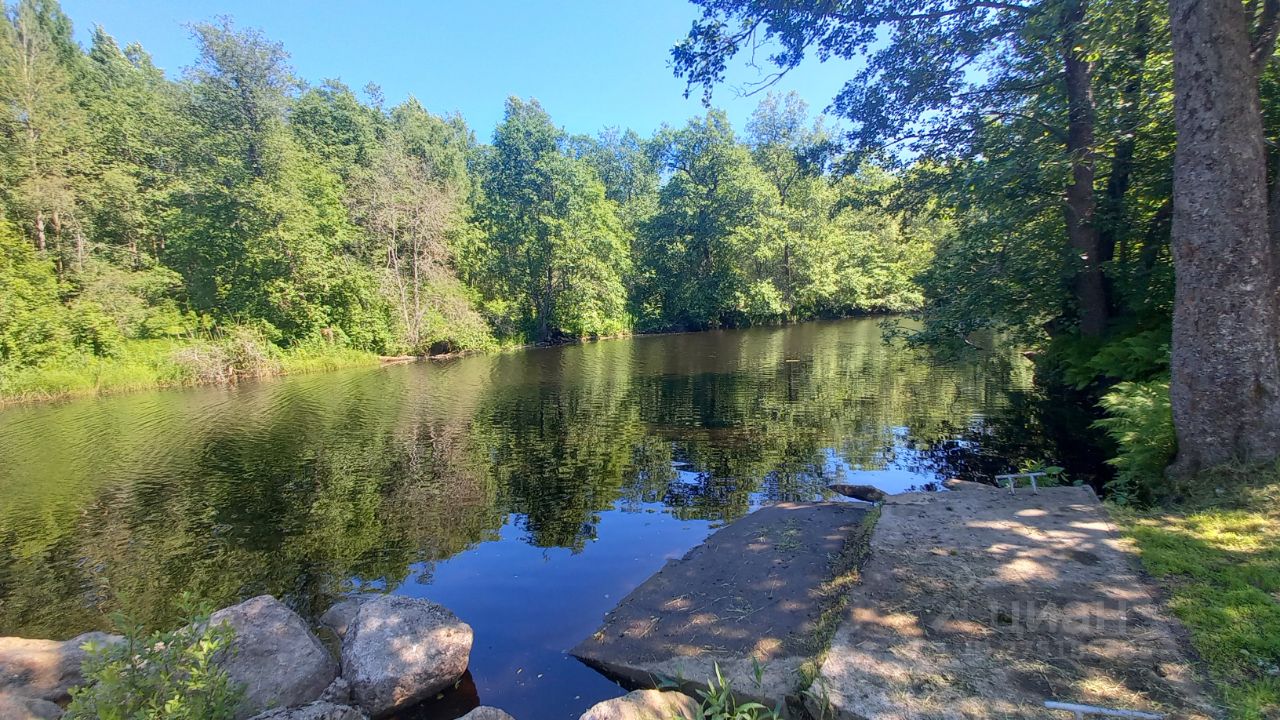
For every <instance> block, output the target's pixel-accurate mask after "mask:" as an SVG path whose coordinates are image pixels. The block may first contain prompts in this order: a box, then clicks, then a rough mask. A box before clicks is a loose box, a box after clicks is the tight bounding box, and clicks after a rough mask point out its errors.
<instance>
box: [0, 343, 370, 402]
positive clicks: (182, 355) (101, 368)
mask: <svg viewBox="0 0 1280 720" xmlns="http://www.w3.org/2000/svg"><path fill="white" fill-rule="evenodd" d="M379 362H380V361H379V359H378V356H377V355H374V354H373V353H367V352H361V351H357V350H352V349H350V348H343V347H317V346H307V347H303V348H297V349H290V350H284V351H280V350H277V349H276V348H275V347H274V346H269V347H268V346H267V345H266V344H264V343H258V342H256V341H255V340H253V339H252V338H245V337H232V338H229V339H227V340H224V341H218V342H215V341H206V340H194V341H193V340H178V339H173V340H131V341H128V342H126V343H124V345H123V347H121V348H120V350H119V351H118V352H116V353H115V354H114V355H113V356H111V357H97V356H93V355H74V356H71V357H67V358H62V359H59V360H57V361H54V362H49V363H45V364H43V365H40V366H37V367H27V368H21V369H18V370H12V369H10V370H5V369H4V368H0V404H4V403H10V402H28V401H41V400H57V399H62V398H71V397H85V396H94V395H107V394H114V393H123V392H131V391H135V390H149V389H155V388H165V387H183V386H191V385H202V384H214V383H228V382H235V381H236V380H238V379H242V378H251V377H267V376H272V375H294V374H302V373H309V372H324V371H329V370H337V369H340V368H348V367H361V366H373V365H377V364H378V363H379Z"/></svg>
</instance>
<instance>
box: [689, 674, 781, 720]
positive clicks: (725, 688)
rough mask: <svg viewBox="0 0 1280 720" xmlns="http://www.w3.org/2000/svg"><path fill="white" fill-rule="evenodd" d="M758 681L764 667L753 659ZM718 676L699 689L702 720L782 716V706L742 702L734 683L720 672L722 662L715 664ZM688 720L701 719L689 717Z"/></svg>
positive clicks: (754, 719) (772, 719) (757, 719)
mask: <svg viewBox="0 0 1280 720" xmlns="http://www.w3.org/2000/svg"><path fill="white" fill-rule="evenodd" d="M753 663H754V665H753V670H754V672H755V677H756V682H757V683H758V682H760V679H761V678H762V677H763V674H764V673H763V668H761V666H760V664H759V663H758V662H755V661H754V660H753ZM715 673H716V676H715V678H713V679H708V680H707V687H706V689H700V690H698V691H697V694H698V698H699V699H700V703H699V704H700V707H701V710H702V720H776V718H780V717H782V707H781V706H778V707H775V708H773V709H770V708H768V707H765V706H764V705H761V704H760V703H758V702H741V701H740V700H738V698H736V697H734V694H733V683H732V681H730V680H726V679H725V677H724V675H723V674H722V673H721V672H720V664H719V663H716V664H715ZM686 720H699V719H698V718H687V719H686Z"/></svg>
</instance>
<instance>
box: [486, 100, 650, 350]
mask: <svg viewBox="0 0 1280 720" xmlns="http://www.w3.org/2000/svg"><path fill="white" fill-rule="evenodd" d="M564 139H565V138H564V133H563V132H562V131H561V130H560V129H558V128H556V127H555V126H554V125H553V124H552V122H551V118H550V116H549V115H547V113H546V112H545V111H544V110H543V109H542V107H541V106H540V105H538V103H537V101H531V102H528V103H526V102H524V101H522V100H519V99H517V98H511V99H509V100H508V101H507V112H506V117H505V119H504V120H503V122H502V124H501V125H499V126H498V129H497V130H496V131H495V132H494V142H493V152H492V154H490V155H489V157H488V158H487V167H486V171H485V174H484V179H483V191H484V197H485V202H484V203H483V205H482V206H481V207H480V209H479V210H480V213H479V222H480V223H481V227H483V228H484V230H485V233H486V239H485V241H484V244H485V245H486V246H487V247H486V257H487V258H489V266H488V273H489V275H490V277H488V278H486V279H485V280H484V281H483V282H484V284H486V285H488V288H489V292H490V293H491V294H494V295H498V294H501V295H503V296H506V297H508V298H518V299H519V300H520V301H521V306H522V310H523V313H522V314H523V318H521V319H522V320H523V322H524V324H525V325H526V327H528V328H529V330H530V333H531V335H532V336H533V338H534V339H536V340H539V341H542V340H548V339H551V338H553V337H555V336H558V335H568V336H574V337H583V336H589V335H609V334H614V333H618V332H621V331H623V330H625V329H626V328H627V327H628V325H629V322H628V319H627V317H626V291H625V288H624V287H623V284H622V278H623V275H624V274H625V273H626V272H627V264H628V261H627V254H626V251H627V245H626V241H625V238H624V236H623V227H622V223H621V222H620V220H619V219H618V215H617V208H616V204H615V203H613V202H612V201H610V200H609V199H608V198H607V197H606V196H605V189H604V185H603V184H602V183H601V182H600V180H599V178H598V177H597V176H596V173H595V170H594V168H592V167H591V166H590V165H589V164H587V163H586V162H584V161H582V160H579V159H576V158H573V157H570V156H568V155H566V154H565V153H564V152H563V150H562V148H561V144H562V142H563V141H564Z"/></svg>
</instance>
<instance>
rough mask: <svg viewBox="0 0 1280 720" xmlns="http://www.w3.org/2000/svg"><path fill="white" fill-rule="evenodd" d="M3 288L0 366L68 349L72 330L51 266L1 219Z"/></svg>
mask: <svg viewBox="0 0 1280 720" xmlns="http://www.w3.org/2000/svg"><path fill="white" fill-rule="evenodd" d="M0 288H3V290H2V291H0V367H5V366H7V367H11V368H19V367H25V366H28V365H32V364H34V363H37V362H39V361H41V360H44V359H46V358H50V357H54V356H57V355H58V354H60V353H64V352H66V349H67V345H68V344H69V343H70V342H71V333H70V330H69V328H68V327H67V325H66V318H65V315H66V312H65V311H64V309H63V307H62V305H61V304H60V302H59V297H58V280H57V277H56V276H55V275H54V271H53V265H52V263H49V262H48V261H46V260H43V259H41V258H40V257H39V256H38V255H37V254H36V253H35V251H34V250H32V249H31V246H30V245H29V244H28V243H27V242H26V241H25V240H23V239H22V238H21V237H19V235H18V233H17V232H15V231H14V228H13V226H12V225H10V224H9V223H7V222H4V221H3V220H0Z"/></svg>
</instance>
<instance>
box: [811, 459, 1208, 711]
mask: <svg viewBox="0 0 1280 720" xmlns="http://www.w3.org/2000/svg"><path fill="white" fill-rule="evenodd" d="M954 487H955V488H956V491H955V492H947V493H908V494H903V495H895V496H892V497H890V498H889V499H888V500H887V501H886V503H885V504H884V506H883V507H882V510H881V513H882V514H881V517H880V520H879V522H878V523H877V525H876V528H875V530H874V532H873V534H872V538H871V546H870V559H869V560H868V561H867V563H866V565H865V566H864V567H863V569H862V578H861V582H859V583H858V584H857V585H855V586H853V587H852V588H851V589H850V590H849V596H848V598H847V599H848V604H847V606H846V608H845V609H844V610H843V619H842V620H841V623H840V626H839V628H838V629H837V631H836V633H835V637H834V639H833V641H832V644H831V647H830V649H829V651H828V652H827V654H826V656H825V660H824V661H823V663H822V666H821V669H820V671H819V674H818V677H817V679H816V680H815V682H814V685H813V686H812V687H811V688H810V689H809V692H808V694H807V704H808V706H809V709H810V712H811V713H812V714H813V715H814V716H815V717H822V718H832V717H835V718H838V719H839V720H853V719H863V718H874V719H876V720H881V719H891V718H892V719H896V718H966V719H971V718H1053V717H1058V716H1060V713H1055V712H1051V711H1048V710H1045V708H1044V706H1043V703H1044V701H1046V700H1059V701H1070V702H1079V703H1087V704H1090V705H1098V706H1103V707H1109V708H1124V709H1131V710H1145V711H1154V712H1161V713H1168V714H1169V716H1170V717H1179V718H1181V717H1187V718H1192V717H1205V716H1211V715H1213V714H1214V711H1213V710H1212V706H1211V704H1210V703H1209V701H1208V700H1207V698H1206V696H1205V694H1204V692H1203V689H1202V687H1201V685H1200V684H1199V683H1198V681H1197V679H1196V678H1195V675H1194V672H1193V670H1192V666H1191V664H1190V663H1189V661H1188V658H1187V655H1186V653H1185V651H1184V647H1185V643H1184V642H1182V638H1181V637H1180V633H1181V629H1180V626H1177V625H1175V624H1174V623H1172V622H1170V620H1169V619H1168V618H1167V617H1165V616H1164V615H1163V613H1162V610H1161V608H1160V607H1159V605H1158V603H1157V602H1156V601H1155V599H1154V598H1153V595H1152V593H1151V592H1150V591H1149V589H1148V586H1147V585H1146V582H1145V580H1144V578H1143V577H1142V576H1141V574H1140V571H1138V570H1137V565H1136V562H1135V557H1134V555H1133V551H1132V549H1131V548H1130V547H1129V546H1128V544H1127V543H1126V542H1125V541H1124V540H1123V539H1122V538H1121V537H1120V536H1119V534H1118V533H1117V532H1116V531H1115V529H1114V528H1113V527H1112V526H1111V524H1110V522H1109V519H1108V517H1107V514H1106V511H1105V509H1104V508H1103V507H1102V505H1101V503H1099V502H1098V499H1097V498H1096V497H1095V495H1094V494H1093V492H1092V491H1091V490H1090V489H1088V488H1076V487H1061V488H1044V489H1041V491H1040V492H1039V494H1032V493H1031V492H1030V490H1022V489H1019V490H1018V491H1017V493H1016V494H1013V495H1011V494H1009V493H1008V491H1006V490H997V489H994V488H989V487H986V486H975V485H973V484H965V485H955V486H954ZM1061 716H1062V717H1069V715H1061Z"/></svg>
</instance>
